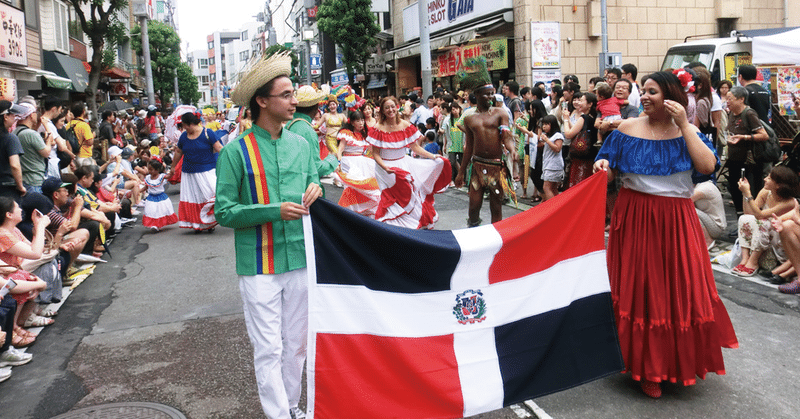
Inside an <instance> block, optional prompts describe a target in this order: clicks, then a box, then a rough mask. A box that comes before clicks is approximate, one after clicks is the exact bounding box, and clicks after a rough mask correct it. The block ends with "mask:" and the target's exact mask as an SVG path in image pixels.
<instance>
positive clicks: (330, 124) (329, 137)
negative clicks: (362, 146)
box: [322, 95, 345, 154]
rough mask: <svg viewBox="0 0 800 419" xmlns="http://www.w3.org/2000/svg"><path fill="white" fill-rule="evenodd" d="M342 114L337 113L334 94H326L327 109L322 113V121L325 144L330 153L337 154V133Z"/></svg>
mask: <svg viewBox="0 0 800 419" xmlns="http://www.w3.org/2000/svg"><path fill="white" fill-rule="evenodd" d="M344 119H345V116H344V114H341V113H339V102H338V101H337V100H336V96H333V95H329V96H328V111H327V112H325V114H324V115H322V122H323V123H325V129H326V130H325V145H327V146H328V150H330V152H331V153H333V154H337V151H338V144H339V140H338V138H337V135H338V134H339V129H341V128H342V124H343V123H344Z"/></svg>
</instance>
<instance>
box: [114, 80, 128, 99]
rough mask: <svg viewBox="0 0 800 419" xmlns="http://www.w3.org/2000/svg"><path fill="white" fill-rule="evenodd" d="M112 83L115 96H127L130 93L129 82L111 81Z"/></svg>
mask: <svg viewBox="0 0 800 419" xmlns="http://www.w3.org/2000/svg"><path fill="white" fill-rule="evenodd" d="M110 85H111V94H112V95H115V96H125V95H127V94H128V84H127V83H110Z"/></svg>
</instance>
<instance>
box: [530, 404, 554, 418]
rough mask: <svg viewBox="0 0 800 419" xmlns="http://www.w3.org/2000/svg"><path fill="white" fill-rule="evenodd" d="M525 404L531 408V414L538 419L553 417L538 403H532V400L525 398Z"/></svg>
mask: <svg viewBox="0 0 800 419" xmlns="http://www.w3.org/2000/svg"><path fill="white" fill-rule="evenodd" d="M525 406H528V407H529V408H530V409H531V410H533V414H534V415H536V417H538V418H539V419H553V418H552V416H550V415H548V414H547V412H545V411H544V409H542V408H541V407H539V405H537V404H536V403H534V402H533V400H525Z"/></svg>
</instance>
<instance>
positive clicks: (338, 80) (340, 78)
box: [331, 71, 350, 86]
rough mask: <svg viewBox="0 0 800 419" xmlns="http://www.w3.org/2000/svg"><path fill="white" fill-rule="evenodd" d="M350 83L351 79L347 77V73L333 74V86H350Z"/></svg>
mask: <svg viewBox="0 0 800 419" xmlns="http://www.w3.org/2000/svg"><path fill="white" fill-rule="evenodd" d="M348 83H350V79H349V78H348V77H347V73H346V72H344V71H342V72H334V73H331V85H332V86H338V85H340V84H348Z"/></svg>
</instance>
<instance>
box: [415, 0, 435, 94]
mask: <svg viewBox="0 0 800 419" xmlns="http://www.w3.org/2000/svg"><path fill="white" fill-rule="evenodd" d="M427 5H428V2H427V1H423V0H417V7H418V8H419V59H420V64H421V65H422V100H425V98H427V97H428V96H430V95H432V94H433V76H432V75H431V33H430V28H429V27H428V7H427Z"/></svg>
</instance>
